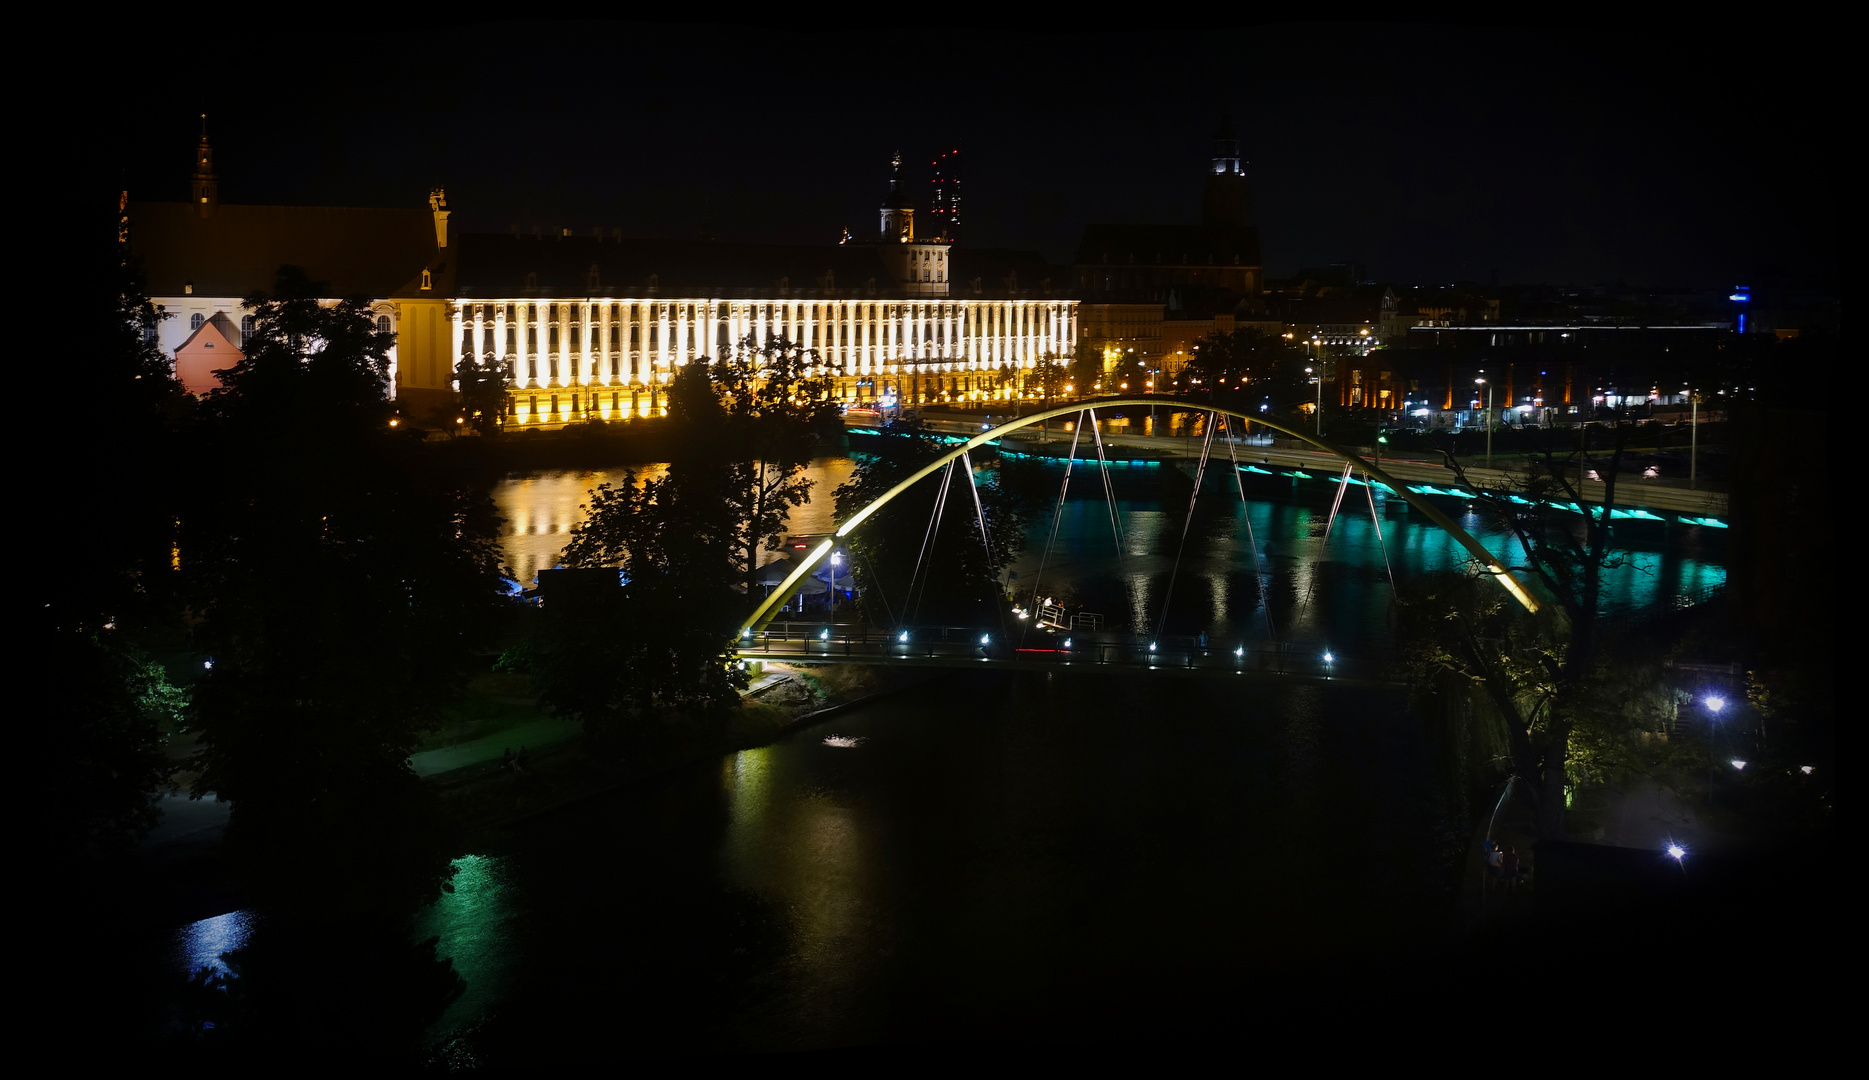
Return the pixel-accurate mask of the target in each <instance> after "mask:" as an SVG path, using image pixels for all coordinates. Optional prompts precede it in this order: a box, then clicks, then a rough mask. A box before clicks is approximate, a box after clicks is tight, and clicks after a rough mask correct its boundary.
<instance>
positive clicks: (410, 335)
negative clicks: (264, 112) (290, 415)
mask: <svg viewBox="0 0 1869 1080" xmlns="http://www.w3.org/2000/svg"><path fill="white" fill-rule="evenodd" d="M448 213H449V212H448V209H447V204H446V200H445V198H444V197H443V196H442V194H441V192H439V191H436V192H433V193H431V195H430V197H429V205H428V206H427V207H425V208H424V207H421V206H419V205H418V206H413V207H409V208H406V209H405V208H394V209H379V208H370V207H351V206H246V205H229V204H226V203H223V202H221V200H220V183H219V178H218V176H217V175H216V172H215V168H214V151H213V148H212V147H211V146H210V145H209V142H208V132H207V118H206V117H205V116H204V117H203V118H202V128H201V138H200V141H199V143H198V144H197V145H196V147H195V151H194V171H193V174H192V175H191V177H190V182H189V201H188V202H140V201H129V200H128V198H127V195H126V201H125V203H124V206H123V214H124V216H125V217H126V218H127V221H128V226H127V243H128V244H129V248H130V253H131V254H132V255H133V256H135V257H136V258H138V259H139V260H140V261H141V263H142V267H143V272H144V275H145V277H146V280H147V283H148V284H147V288H148V291H149V297H150V299H151V300H152V301H154V303H155V304H156V306H157V307H159V308H160V309H162V311H163V312H164V313H166V314H167V315H168V318H166V319H164V320H163V321H162V322H161V323H160V324H159V325H158V326H157V327H156V330H155V334H156V339H157V341H158V342H159V344H160V345H161V347H162V350H163V352H165V353H167V354H168V355H170V356H173V357H175V358H176V365H177V367H176V374H177V376H178V377H179V378H180V379H181V380H182V383H183V385H184V386H186V387H187V388H188V389H189V390H190V391H191V392H193V393H197V394H205V393H207V391H208V390H209V389H211V388H212V387H213V386H214V385H216V383H217V381H218V380H216V379H215V377H214V374H213V373H214V372H215V371H217V370H222V369H226V368H230V367H232V366H234V364H235V363H237V362H239V360H240V358H241V357H240V346H241V344H242V340H241V339H242V338H243V336H244V335H245V333H246V332H247V331H249V330H250V329H251V328H252V316H251V315H250V314H248V312H247V310H246V307H245V298H246V297H248V296H251V295H253V294H254V293H260V292H270V291H271V290H272V288H273V285H274V282H275V281H276V279H277V277H278V274H279V268H280V267H281V266H297V267H300V268H302V269H303V270H305V271H306V273H307V275H308V276H309V277H310V278H311V280H313V281H317V282H323V283H324V284H325V285H326V286H327V287H328V288H329V290H330V295H331V299H333V300H336V299H338V298H340V297H363V298H367V299H368V300H369V305H370V309H371V311H372V313H373V315H374V316H375V318H376V323H377V327H378V329H381V330H390V331H393V332H394V333H395V335H396V343H395V345H394V346H393V347H392V348H391V349H390V379H391V392H392V393H394V394H395V395H396V396H397V397H398V398H399V399H401V400H403V401H404V402H405V407H409V406H414V407H417V408H422V409H432V408H435V407H443V408H445V407H446V406H447V404H448V403H449V402H450V401H451V400H452V391H451V382H452V380H453V377H454V361H453V358H452V352H451V349H450V345H449V337H448V328H449V312H450V310H451V305H450V304H449V302H448V299H447V297H446V295H445V294H444V293H441V292H439V291H437V290H436V288H435V285H434V271H435V269H436V268H438V267H442V266H445V265H446V264H447V263H448V262H449V255H450V252H451V251H452V249H451V248H450V246H449V236H448Z"/></svg>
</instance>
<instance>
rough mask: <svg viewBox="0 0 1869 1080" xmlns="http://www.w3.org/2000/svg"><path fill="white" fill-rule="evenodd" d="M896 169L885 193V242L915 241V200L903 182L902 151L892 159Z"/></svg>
mask: <svg viewBox="0 0 1869 1080" xmlns="http://www.w3.org/2000/svg"><path fill="white" fill-rule="evenodd" d="M890 164H891V165H893V166H894V167H895V171H894V172H893V173H891V174H890V176H889V190H888V192H887V193H885V194H884V195H883V205H882V229H881V233H882V235H881V237H880V239H881V240H882V242H883V243H885V244H887V243H889V242H891V241H894V242H895V243H898V244H910V243H914V242H915V200H914V198H913V197H911V196H910V195H909V189H908V185H906V184H904V183H903V182H902V152H901V151H900V150H898V151H896V156H895V157H894V158H893V159H891V160H890Z"/></svg>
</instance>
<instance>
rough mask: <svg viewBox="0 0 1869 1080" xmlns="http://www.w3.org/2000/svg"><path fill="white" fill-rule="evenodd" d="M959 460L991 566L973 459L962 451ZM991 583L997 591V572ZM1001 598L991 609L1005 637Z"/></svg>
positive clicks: (1001, 633) (991, 541) (988, 537)
mask: <svg viewBox="0 0 1869 1080" xmlns="http://www.w3.org/2000/svg"><path fill="white" fill-rule="evenodd" d="M960 460H961V465H962V467H963V468H964V471H965V472H966V473H967V487H968V490H970V491H972V492H973V513H974V519H975V520H976V521H978V522H979V523H980V546H981V547H982V548H983V549H985V551H986V564H987V565H988V566H992V565H993V538H992V536H991V535H989V534H988V533H987V531H986V509H985V508H984V507H982V506H981V505H980V485H979V484H978V483H976V482H975V481H974V478H973V459H972V458H970V457H968V455H967V454H966V453H962V454H961V456H960ZM930 572H931V573H932V569H931V570H930ZM993 585H994V591H995V592H997V591H998V586H999V577H998V575H997V574H995V575H994V579H993ZM923 587H924V588H926V586H923ZM1002 600H1003V597H998V596H996V597H994V598H993V609H994V610H995V611H997V612H999V633H1000V636H1001V637H1007V636H1009V635H1007V633H1006V605H1005V604H1004V603H1003V602H1002Z"/></svg>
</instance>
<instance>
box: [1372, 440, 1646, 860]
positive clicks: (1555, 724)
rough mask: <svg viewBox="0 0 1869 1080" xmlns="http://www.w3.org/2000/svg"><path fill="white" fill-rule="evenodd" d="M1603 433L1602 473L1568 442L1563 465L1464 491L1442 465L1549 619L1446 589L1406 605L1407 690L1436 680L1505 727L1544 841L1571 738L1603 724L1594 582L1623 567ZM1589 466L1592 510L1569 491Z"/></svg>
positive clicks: (1557, 830) (1556, 830) (1557, 822)
mask: <svg viewBox="0 0 1869 1080" xmlns="http://www.w3.org/2000/svg"><path fill="white" fill-rule="evenodd" d="M1615 430H1616V438H1615V444H1614V449H1613V450H1612V452H1611V454H1610V457H1609V459H1608V461H1606V462H1592V460H1591V459H1590V457H1589V455H1588V452H1587V451H1586V450H1585V448H1584V444H1583V442H1582V439H1581V436H1579V438H1578V441H1577V443H1576V448H1575V449H1574V451H1573V452H1572V453H1571V454H1570V455H1569V456H1568V457H1562V458H1560V457H1557V456H1555V455H1553V456H1551V457H1548V458H1546V459H1544V460H1542V461H1540V462H1538V463H1535V464H1533V465H1532V466H1531V467H1530V471H1528V472H1527V473H1524V474H1521V475H1518V476H1515V477H1512V478H1511V479H1510V480H1509V481H1508V482H1504V483H1492V484H1488V483H1484V482H1477V481H1474V480H1472V479H1471V478H1469V477H1468V476H1467V474H1466V471H1465V469H1463V468H1462V467H1461V466H1460V465H1459V463H1458V462H1456V461H1455V460H1454V458H1453V456H1452V455H1451V454H1450V455H1448V456H1447V463H1448V467H1449V468H1450V469H1451V470H1453V472H1454V474H1455V476H1456V477H1457V479H1458V480H1459V481H1460V483H1461V484H1462V485H1463V486H1465V487H1467V488H1468V489H1469V490H1472V491H1475V492H1477V493H1478V494H1479V496H1480V498H1479V500H1478V501H1479V505H1480V506H1481V508H1482V509H1483V510H1484V511H1485V512H1486V513H1489V514H1490V515H1491V516H1492V517H1493V519H1494V520H1496V521H1498V522H1499V523H1500V524H1502V525H1503V526H1505V527H1506V528H1507V529H1508V530H1509V531H1510V533H1511V535H1512V537H1513V539H1514V541H1515V543H1516V545H1517V548H1518V553H1519V555H1520V556H1521V558H1520V559H1518V560H1515V562H1516V563H1517V565H1515V566H1513V567H1511V569H1513V570H1515V571H1518V572H1522V573H1528V574H1530V575H1532V577H1533V578H1534V579H1535V580H1536V581H1537V582H1538V583H1539V584H1540V585H1541V586H1542V588H1541V590H1540V592H1541V593H1542V594H1543V595H1544V596H1545V597H1546V598H1547V599H1548V600H1550V601H1552V602H1554V603H1555V604H1556V608H1555V610H1551V609H1547V613H1546V614H1544V615H1543V616H1542V617H1539V618H1530V617H1526V616H1524V615H1522V613H1520V612H1517V611H1515V610H1514V609H1513V608H1512V607H1509V606H1507V605H1506V604H1505V602H1504V599H1503V595H1500V596H1488V597H1485V598H1483V599H1482V598H1480V597H1477V596H1474V595H1472V594H1471V590H1461V589H1452V588H1446V589H1442V590H1439V591H1436V592H1433V593H1430V594H1428V595H1426V596H1424V597H1423V598H1421V599H1418V600H1417V601H1416V603H1415V605H1414V607H1415V611H1414V614H1413V615H1412V616H1411V619H1410V623H1409V629H1410V631H1411V633H1410V642H1411V648H1412V650H1413V655H1414V659H1415V661H1416V664H1417V667H1416V673H1417V676H1418V680H1417V681H1418V682H1433V680H1434V679H1435V677H1436V676H1437V674H1442V673H1444V674H1450V675H1455V676H1458V677H1460V678H1463V679H1466V680H1468V681H1470V682H1471V683H1472V684H1473V685H1475V686H1477V687H1479V688H1481V689H1483V691H1484V693H1485V697H1486V699H1487V701H1488V702H1489V703H1490V705H1491V707H1492V708H1493V709H1494V710H1495V712H1496V714H1497V717H1498V718H1499V720H1500V721H1501V722H1502V723H1503V724H1504V725H1505V730H1506V733H1507V737H1508V745H1509V746H1510V752H1511V760H1512V768H1513V771H1514V772H1515V773H1516V774H1517V775H1518V776H1519V777H1520V778H1521V779H1522V780H1523V781H1525V782H1526V784H1527V785H1528V786H1529V787H1530V790H1531V793H1532V797H1533V800H1534V805H1535V808H1536V812H1537V820H1538V824H1539V828H1540V830H1541V831H1542V832H1543V833H1544V835H1546V836H1553V837H1555V836H1559V835H1562V828H1563V813H1564V804H1565V790H1566V787H1567V786H1568V784H1569V783H1570V774H1569V764H1570V762H1571V760H1572V757H1573V754H1574V753H1575V752H1576V751H1577V742H1576V740H1575V739H1574V736H1576V735H1577V734H1578V733H1579V731H1580V728H1583V727H1587V726H1589V725H1592V724H1595V723H1597V722H1599V721H1600V720H1602V719H1603V717H1604V715H1605V710H1604V706H1603V700H1604V695H1603V693H1602V692H1601V691H1602V684H1603V682H1604V679H1605V677H1606V676H1605V671H1604V669H1603V668H1602V666H1601V665H1600V664H1599V662H1598V659H1599V658H1598V653H1597V646H1598V635H1599V626H1598V620H1599V615H1600V605H1601V597H1602V587H1603V572H1604V571H1605V570H1610V569H1615V568H1617V567H1619V566H1621V565H1622V564H1623V559H1622V558H1621V557H1620V556H1618V555H1616V554H1615V552H1614V551H1613V550H1612V549H1611V548H1610V538H1611V530H1610V521H1611V511H1612V509H1613V508H1614V506H1615V496H1616V475H1617V471H1618V470H1619V469H1620V467H1621V463H1622V455H1623V444H1624V438H1625V431H1626V429H1625V427H1624V426H1623V425H1621V424H1618V425H1617V426H1616V429H1615ZM1593 464H1594V465H1595V466H1596V468H1595V471H1596V472H1597V473H1598V475H1601V476H1602V477H1603V478H1604V489H1603V500H1602V502H1601V503H1600V504H1596V505H1592V504H1590V503H1587V502H1585V501H1584V500H1583V499H1582V498H1581V497H1580V492H1579V490H1578V488H1579V487H1580V485H1579V483H1578V482H1577V480H1576V478H1577V477H1579V476H1581V475H1583V474H1584V472H1585V471H1586V470H1589V469H1590V468H1591V466H1592V465H1593ZM1571 506H1575V507H1580V508H1581V509H1582V513H1581V514H1578V513H1576V512H1574V511H1572V510H1570V509H1568V507H1571ZM1483 573H1484V571H1477V570H1476V571H1475V575H1474V576H1479V575H1481V574H1483ZM1495 591H1497V590H1495Z"/></svg>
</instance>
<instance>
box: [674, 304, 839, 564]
mask: <svg viewBox="0 0 1869 1080" xmlns="http://www.w3.org/2000/svg"><path fill="white" fill-rule="evenodd" d="M831 386H832V383H831V380H830V378H829V377H828V376H827V375H825V374H824V368H823V365H822V364H821V362H820V361H819V359H818V356H817V354H816V353H815V352H813V351H811V350H808V349H801V348H799V347H798V346H796V345H793V344H792V343H791V342H789V341H787V340H785V339H784V338H770V339H768V340H767V341H766V343H765V345H763V346H761V345H759V344H757V343H756V342H755V341H754V340H753V339H752V338H750V337H749V338H747V339H746V340H745V341H744V342H741V344H740V345H739V347H738V348H736V349H734V350H733V351H732V352H730V353H729V354H728V355H726V356H724V357H722V358H719V359H716V360H712V361H709V360H707V359H705V358H703V359H701V360H697V361H696V362H695V363H692V364H689V365H688V366H687V367H686V368H684V369H683V370H682V371H681V372H680V373H679V374H677V375H676V377H675V379H674V380H673V381H672V382H671V383H670V384H669V416H670V418H671V419H672V420H674V422H675V424H676V425H677V427H678V429H680V430H681V432H682V433H683V434H682V435H681V436H680V438H679V442H680V451H679V454H680V456H681V457H682V458H683V459H684V460H685V461H686V462H687V463H688V464H689V466H690V467H691V468H696V469H699V468H711V469H715V470H718V471H719V472H720V473H721V474H722V475H721V477H720V480H719V487H720V489H721V492H722V497H723V498H724V499H725V500H726V505H727V507H728V509H729V513H730V516H731V517H732V519H733V522H734V524H733V533H732V540H731V543H730V548H731V550H732V552H733V558H734V562H735V564H736V565H737V567H738V569H739V574H740V580H741V584H742V585H743V586H744V587H745V589H746V592H747V595H748V596H752V595H754V593H755V591H756V588H757V585H756V583H757V581H758V578H759V555H760V552H761V551H762V550H764V551H776V550H778V547H779V544H780V543H781V542H783V541H784V539H785V536H784V533H783V530H784V527H785V520H786V517H787V515H788V514H789V513H790V511H791V510H792V509H793V508H795V507H798V506H802V505H804V504H805V503H806V502H808V501H810V499H811V487H812V482H811V481H810V480H807V479H805V478H804V476H803V473H804V470H805V466H806V465H807V464H809V463H810V461H811V456H812V454H813V453H814V452H816V450H817V448H818V445H819V436H820V433H821V432H823V431H825V430H826V429H827V428H828V427H834V426H835V425H836V423H837V418H838V414H839V411H838V407H837V403H836V402H835V401H834V400H832V399H831Z"/></svg>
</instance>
